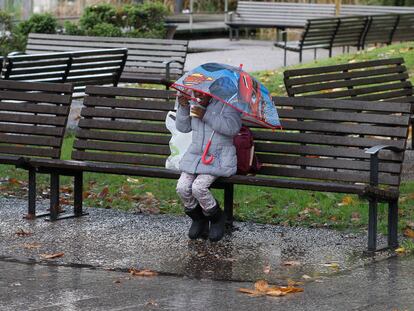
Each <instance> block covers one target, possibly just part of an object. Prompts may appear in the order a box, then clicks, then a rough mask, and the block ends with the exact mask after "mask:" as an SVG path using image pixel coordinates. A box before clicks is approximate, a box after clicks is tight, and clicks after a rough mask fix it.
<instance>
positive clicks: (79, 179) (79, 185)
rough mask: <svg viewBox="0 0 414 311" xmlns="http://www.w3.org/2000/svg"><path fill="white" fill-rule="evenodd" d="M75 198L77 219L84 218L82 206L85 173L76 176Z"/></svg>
mask: <svg viewBox="0 0 414 311" xmlns="http://www.w3.org/2000/svg"><path fill="white" fill-rule="evenodd" d="M73 196H74V198H73V199H74V200H73V201H74V202H73V205H74V214H75V217H79V216H82V215H83V213H82V204H83V197H82V196H83V173H82V172H80V173H77V174H76V175H75V183H74V189H73Z"/></svg>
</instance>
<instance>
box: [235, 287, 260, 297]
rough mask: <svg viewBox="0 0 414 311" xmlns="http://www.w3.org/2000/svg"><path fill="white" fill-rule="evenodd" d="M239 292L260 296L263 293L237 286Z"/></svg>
mask: <svg viewBox="0 0 414 311" xmlns="http://www.w3.org/2000/svg"><path fill="white" fill-rule="evenodd" d="M238 291H239V292H241V293H243V294H248V295H252V296H261V295H264V294H263V293H260V292H258V291H256V290H254V289H250V288H239V289H238Z"/></svg>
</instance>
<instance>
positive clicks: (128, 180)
mask: <svg viewBox="0 0 414 311" xmlns="http://www.w3.org/2000/svg"><path fill="white" fill-rule="evenodd" d="M127 182H130V183H133V184H139V183H140V182H141V180H140V179H138V178H132V177H128V178H127Z"/></svg>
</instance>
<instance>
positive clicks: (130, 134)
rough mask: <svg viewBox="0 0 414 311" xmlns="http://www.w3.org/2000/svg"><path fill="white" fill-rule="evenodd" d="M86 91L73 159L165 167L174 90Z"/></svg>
mask: <svg viewBox="0 0 414 311" xmlns="http://www.w3.org/2000/svg"><path fill="white" fill-rule="evenodd" d="M86 93H87V94H88V96H86V97H85V100H84V105H85V108H83V109H82V111H81V119H80V121H79V125H78V126H79V130H78V131H77V133H76V140H75V143H74V151H73V153H72V158H73V159H75V160H88V161H97V162H110V163H123V164H133V165H137V164H140V165H150V166H158V167H164V165H165V160H166V158H167V156H168V155H169V153H170V149H169V145H168V143H169V140H170V138H171V136H170V132H169V131H168V130H167V128H166V127H165V118H166V116H167V113H168V111H169V110H173V109H174V102H175V96H174V94H175V92H172V91H166V90H143V89H132V88H119V87H118V88H111V87H93V86H88V87H87V88H86ZM120 152H121V153H123V154H120Z"/></svg>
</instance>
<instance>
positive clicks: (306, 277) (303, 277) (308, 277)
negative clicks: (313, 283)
mask: <svg viewBox="0 0 414 311" xmlns="http://www.w3.org/2000/svg"><path fill="white" fill-rule="evenodd" d="M302 279H305V280H310V279H312V277H311V276H309V275H307V274H304V275H302Z"/></svg>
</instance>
